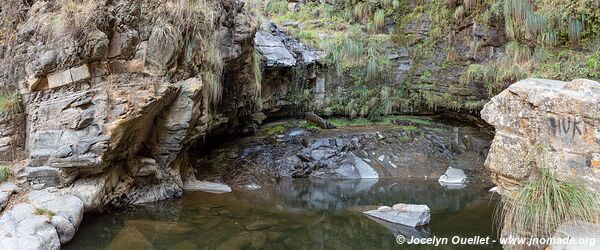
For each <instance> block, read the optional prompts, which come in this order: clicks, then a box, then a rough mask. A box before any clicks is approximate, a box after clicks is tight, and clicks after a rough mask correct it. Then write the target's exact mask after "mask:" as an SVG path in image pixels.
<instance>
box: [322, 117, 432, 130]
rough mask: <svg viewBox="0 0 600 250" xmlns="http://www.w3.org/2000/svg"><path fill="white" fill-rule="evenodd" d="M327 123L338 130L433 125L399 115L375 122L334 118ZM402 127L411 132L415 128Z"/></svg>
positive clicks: (382, 118)
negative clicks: (397, 123)
mask: <svg viewBox="0 0 600 250" xmlns="http://www.w3.org/2000/svg"><path fill="white" fill-rule="evenodd" d="M328 121H329V122H330V123H331V124H333V125H334V126H336V127H338V128H343V127H351V126H368V125H386V124H393V123H395V122H405V123H410V124H416V125H432V124H433V122H431V121H430V120H424V119H420V118H417V117H410V116H400V115H390V116H384V117H381V118H379V119H377V120H372V119H366V118H356V119H344V118H334V119H329V120H328ZM402 127H403V128H405V127H408V128H406V129H407V130H411V127H414V128H416V127H415V126H412V125H409V126H402Z"/></svg>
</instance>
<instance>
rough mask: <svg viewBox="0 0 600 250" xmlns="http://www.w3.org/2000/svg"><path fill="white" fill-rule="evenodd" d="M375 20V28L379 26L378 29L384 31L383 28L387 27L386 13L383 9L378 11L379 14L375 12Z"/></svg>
mask: <svg viewBox="0 0 600 250" xmlns="http://www.w3.org/2000/svg"><path fill="white" fill-rule="evenodd" d="M373 20H374V21H375V26H377V29H379V30H381V29H383V27H384V26H385V11H384V10H382V9H379V10H377V12H375V17H374V18H373Z"/></svg>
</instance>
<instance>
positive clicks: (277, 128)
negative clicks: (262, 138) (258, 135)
mask: <svg viewBox="0 0 600 250" xmlns="http://www.w3.org/2000/svg"><path fill="white" fill-rule="evenodd" d="M287 129H288V126H287V125H285V124H275V125H270V126H264V127H262V128H261V130H260V132H262V133H265V134H267V135H271V136H272V135H278V134H282V133H283V132H285V131H286V130H287Z"/></svg>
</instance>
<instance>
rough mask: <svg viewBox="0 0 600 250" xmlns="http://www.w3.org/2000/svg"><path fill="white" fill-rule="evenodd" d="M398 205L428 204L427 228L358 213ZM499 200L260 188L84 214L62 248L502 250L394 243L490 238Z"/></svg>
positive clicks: (401, 187)
mask: <svg viewBox="0 0 600 250" xmlns="http://www.w3.org/2000/svg"><path fill="white" fill-rule="evenodd" d="M396 203H412V204H426V205H428V206H429V207H430V208H431V210H432V217H431V224H430V225H429V226H428V227H426V228H421V229H412V228H405V227H402V226H398V225H393V224H387V223H385V222H382V221H375V220H373V219H370V218H368V217H366V216H365V215H363V214H362V213H361V212H360V211H364V210H365V209H369V208H371V206H380V205H389V206H391V205H393V204H396ZM495 205H496V202H495V201H494V200H493V199H490V196H489V195H488V194H486V192H485V188H483V187H480V186H477V185H470V186H469V187H467V188H464V189H459V190H452V189H447V188H444V187H442V186H440V185H439V184H438V183H437V181H435V180H433V181H425V180H414V179H409V180H407V179H382V180H344V181H335V180H308V179H302V180H294V181H286V182H280V183H278V184H277V185H274V186H271V187H264V188H263V189H260V190H257V191H249V192H233V193H228V194H221V195H217V194H209V193H204V192H188V193H185V194H184V196H183V198H181V199H175V200H169V201H163V202H157V203H151V204H145V205H143V206H135V207H128V208H124V209H120V210H112V211H108V212H105V213H102V214H91V215H86V217H85V218H84V220H83V223H82V225H81V227H80V229H79V231H78V232H77V235H76V236H75V239H74V240H73V241H72V242H71V243H69V244H68V245H66V246H65V249H501V246H500V245H499V244H497V243H491V244H488V245H478V246H465V245H461V246H456V245H445V246H438V247H434V246H425V245H419V246H414V245H406V244H404V245H399V244H398V243H396V239H395V236H396V235H398V234H403V235H406V236H407V237H408V238H410V237H411V236H415V237H434V236H435V237H437V238H445V237H448V238H451V237H453V236H462V237H475V236H480V237H483V238H485V237H488V236H489V237H491V239H492V240H494V239H496V238H497V232H495V230H494V225H493V211H494V208H495Z"/></svg>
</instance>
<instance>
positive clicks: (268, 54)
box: [254, 31, 296, 67]
mask: <svg viewBox="0 0 600 250" xmlns="http://www.w3.org/2000/svg"><path fill="white" fill-rule="evenodd" d="M254 46H255V47H256V49H257V50H258V52H259V53H260V54H261V55H262V56H263V58H264V59H265V61H266V66H267V67H275V66H282V67H292V66H295V65H296V59H295V58H294V56H293V55H292V54H291V53H290V51H289V50H288V49H287V48H286V47H285V45H284V44H283V42H281V41H280V40H279V39H277V38H276V37H275V36H273V35H272V34H270V33H267V32H263V31H261V32H257V33H256V37H255V38H254Z"/></svg>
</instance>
